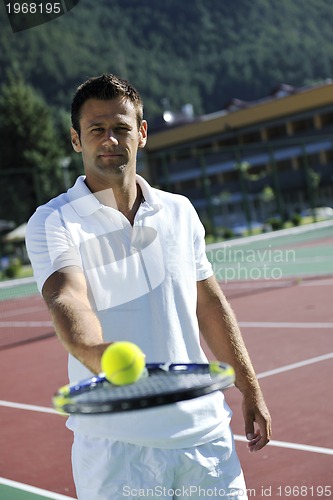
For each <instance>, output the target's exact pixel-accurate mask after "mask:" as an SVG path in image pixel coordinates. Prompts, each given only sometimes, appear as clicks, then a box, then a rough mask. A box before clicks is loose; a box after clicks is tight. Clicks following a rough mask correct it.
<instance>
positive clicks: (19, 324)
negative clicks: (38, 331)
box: [0, 321, 54, 328]
mask: <svg viewBox="0 0 333 500" xmlns="http://www.w3.org/2000/svg"><path fill="white" fill-rule="evenodd" d="M45 326H47V327H53V328H54V325H53V323H52V321H0V328H9V327H12V328H44V327H45Z"/></svg>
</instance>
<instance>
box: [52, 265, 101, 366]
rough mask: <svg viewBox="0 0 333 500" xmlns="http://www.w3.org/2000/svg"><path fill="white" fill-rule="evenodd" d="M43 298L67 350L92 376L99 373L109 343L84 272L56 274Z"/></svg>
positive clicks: (59, 272) (65, 269)
mask: <svg viewBox="0 0 333 500" xmlns="http://www.w3.org/2000/svg"><path fill="white" fill-rule="evenodd" d="M42 295H43V297H44V300H45V302H46V303H47V306H48V308H49V311H50V313H51V316H52V320H53V323H54V326H55V330H56V333H57V335H58V337H59V339H60V340H61V342H62V343H63V345H64V346H65V348H66V350H67V351H68V352H69V353H70V354H72V355H73V356H74V357H75V358H77V359H78V360H79V361H80V362H81V363H82V364H84V365H85V366H86V367H87V368H88V369H89V370H91V371H92V372H93V373H99V372H100V370H101V368H100V360H101V356H102V354H103V352H104V350H105V349H106V347H107V346H108V345H109V343H106V342H104V340H103V335H102V329H101V325H100V322H99V320H98V318H97V316H96V314H95V313H94V311H93V310H92V308H91V305H90V302H89V299H88V294H87V284H86V280H85V277H84V275H83V273H82V271H81V270H80V269H79V268H75V267H72V268H71V267H66V268H64V269H63V270H61V271H56V272H54V273H53V274H52V275H51V276H49V278H48V279H47V280H46V282H45V283H44V286H43V290H42Z"/></svg>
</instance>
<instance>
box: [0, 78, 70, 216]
mask: <svg viewBox="0 0 333 500" xmlns="http://www.w3.org/2000/svg"><path fill="white" fill-rule="evenodd" d="M0 136H1V139H2V146H1V150H0V218H2V219H10V220H14V221H15V222H16V223H17V224H19V223H22V222H25V221H26V220H27V218H28V217H29V216H30V215H31V214H32V213H33V212H34V210H35V208H36V206H37V205H38V204H40V203H42V202H45V201H46V200H48V199H50V198H51V197H53V196H54V195H56V194H57V193H58V192H59V191H60V190H62V188H63V182H62V172H61V166H60V161H61V158H63V156H64V154H63V151H62V148H61V146H60V142H59V139H58V137H57V134H56V132H55V128H54V125H53V120H52V116H51V113H50V110H49V108H48V106H47V105H46V103H45V102H44V100H43V99H42V98H41V97H40V96H39V95H38V94H37V93H36V92H35V90H34V89H33V88H32V87H31V86H29V85H26V84H25V83H24V81H23V80H22V78H21V77H17V76H16V75H15V74H14V73H13V72H12V73H11V74H10V76H9V77H8V79H7V81H6V82H5V83H4V84H3V86H2V88H1V91H0Z"/></svg>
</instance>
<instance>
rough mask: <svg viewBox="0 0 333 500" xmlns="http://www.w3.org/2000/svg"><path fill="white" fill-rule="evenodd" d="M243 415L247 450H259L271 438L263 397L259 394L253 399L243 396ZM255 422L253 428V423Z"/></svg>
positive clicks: (268, 415) (267, 413) (267, 412)
mask: <svg viewBox="0 0 333 500" xmlns="http://www.w3.org/2000/svg"><path fill="white" fill-rule="evenodd" d="M242 406H243V415H244V421H245V435H246V439H247V440H248V447H249V451H250V452H251V453H252V452H254V451H259V450H261V448H263V447H264V446H265V445H266V444H267V443H268V442H269V441H270V439H271V432H272V431H271V417H270V414H269V411H268V409H267V406H266V404H265V402H264V399H263V397H262V396H261V395H259V396H258V397H257V398H256V399H255V400H253V398H249V397H247V396H244V397H243V405H242ZM255 423H256V424H257V426H258V427H257V428H255V425H254V424H255Z"/></svg>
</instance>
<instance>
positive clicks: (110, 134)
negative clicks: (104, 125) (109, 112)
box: [103, 129, 118, 145]
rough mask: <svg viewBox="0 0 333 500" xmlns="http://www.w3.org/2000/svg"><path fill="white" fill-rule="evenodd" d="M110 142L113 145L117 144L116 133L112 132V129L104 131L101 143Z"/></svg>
mask: <svg viewBox="0 0 333 500" xmlns="http://www.w3.org/2000/svg"><path fill="white" fill-rule="evenodd" d="M110 142H111V143H112V144H113V145H117V144H118V139H117V137H116V134H115V133H114V131H113V130H112V129H110V130H107V131H106V134H105V138H104V142H103V144H105V145H107V144H109V143H110Z"/></svg>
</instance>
